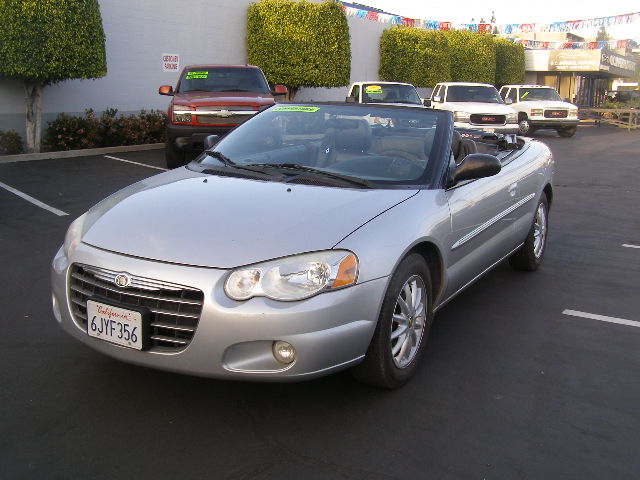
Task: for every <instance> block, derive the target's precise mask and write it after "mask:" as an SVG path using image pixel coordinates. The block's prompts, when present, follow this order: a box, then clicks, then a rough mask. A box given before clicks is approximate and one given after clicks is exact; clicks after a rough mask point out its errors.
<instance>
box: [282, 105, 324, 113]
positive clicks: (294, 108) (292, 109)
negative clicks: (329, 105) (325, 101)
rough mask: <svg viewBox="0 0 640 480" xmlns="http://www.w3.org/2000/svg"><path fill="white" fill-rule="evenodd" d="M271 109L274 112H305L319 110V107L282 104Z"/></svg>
mask: <svg viewBox="0 0 640 480" xmlns="http://www.w3.org/2000/svg"><path fill="white" fill-rule="evenodd" d="M271 110H273V111H275V112H305V113H314V112H317V111H318V110H320V107H301V106H297V105H291V106H286V107H285V106H283V107H275V108H272V109H271Z"/></svg>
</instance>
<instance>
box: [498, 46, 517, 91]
mask: <svg viewBox="0 0 640 480" xmlns="http://www.w3.org/2000/svg"><path fill="white" fill-rule="evenodd" d="M494 43H495V45H496V82H495V86H496V87H498V88H500V87H501V86H503V85H509V84H519V83H524V47H523V46H522V45H518V44H515V43H513V42H510V41H509V40H507V39H505V38H494Z"/></svg>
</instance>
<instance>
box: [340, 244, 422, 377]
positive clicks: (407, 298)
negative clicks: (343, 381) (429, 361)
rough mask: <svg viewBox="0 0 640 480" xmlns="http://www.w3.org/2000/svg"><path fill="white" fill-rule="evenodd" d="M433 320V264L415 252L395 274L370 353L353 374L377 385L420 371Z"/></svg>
mask: <svg viewBox="0 0 640 480" xmlns="http://www.w3.org/2000/svg"><path fill="white" fill-rule="evenodd" d="M432 322H433V307H432V288H431V276H430V274H429V267H428V266H427V263H426V261H425V259H424V258H423V257H422V256H421V255H418V254H417V253H413V254H411V255H409V256H407V257H406V258H405V259H404V260H402V261H401V262H400V265H398V268H397V269H396V271H395V272H394V274H393V276H392V277H391V281H390V282H389V286H388V288H387V292H386V294H385V298H384V301H383V303H382V310H381V311H380V316H379V318H378V323H377V325H376V329H375V332H374V334H373V338H372V340H371V343H370V344H369V348H368V350H367V354H366V355H365V358H364V360H363V361H362V363H361V364H360V365H358V366H356V367H355V368H353V369H352V373H353V376H354V377H355V378H356V379H358V380H359V381H361V382H363V383H368V384H370V385H374V386H377V387H383V388H397V387H399V386H401V385H403V384H404V383H405V382H406V381H407V380H409V378H411V376H412V375H413V374H414V372H415V371H416V368H417V366H418V363H419V361H420V358H421V357H422V354H423V352H424V345H425V343H426V340H427V337H428V335H429V329H430V328H431V324H432Z"/></svg>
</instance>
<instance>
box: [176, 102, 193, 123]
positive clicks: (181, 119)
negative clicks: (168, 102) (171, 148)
mask: <svg viewBox="0 0 640 480" xmlns="http://www.w3.org/2000/svg"><path fill="white" fill-rule="evenodd" d="M181 112H189V113H181ZM173 121H174V122H175V123H191V107H188V106H186V105H174V106H173Z"/></svg>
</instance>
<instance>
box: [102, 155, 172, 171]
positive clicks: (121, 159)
mask: <svg viewBox="0 0 640 480" xmlns="http://www.w3.org/2000/svg"><path fill="white" fill-rule="evenodd" d="M105 157H106V158H110V159H111V160H118V161H119V162H125V163H133V164H134V165H140V166H141V167H148V168H155V169H156V170H162V171H167V170H168V168H162V167H154V166H153V165H147V164H146V163H139V162H132V161H131V160H125V159H124V158H118V157H112V156H111V155H105Z"/></svg>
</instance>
